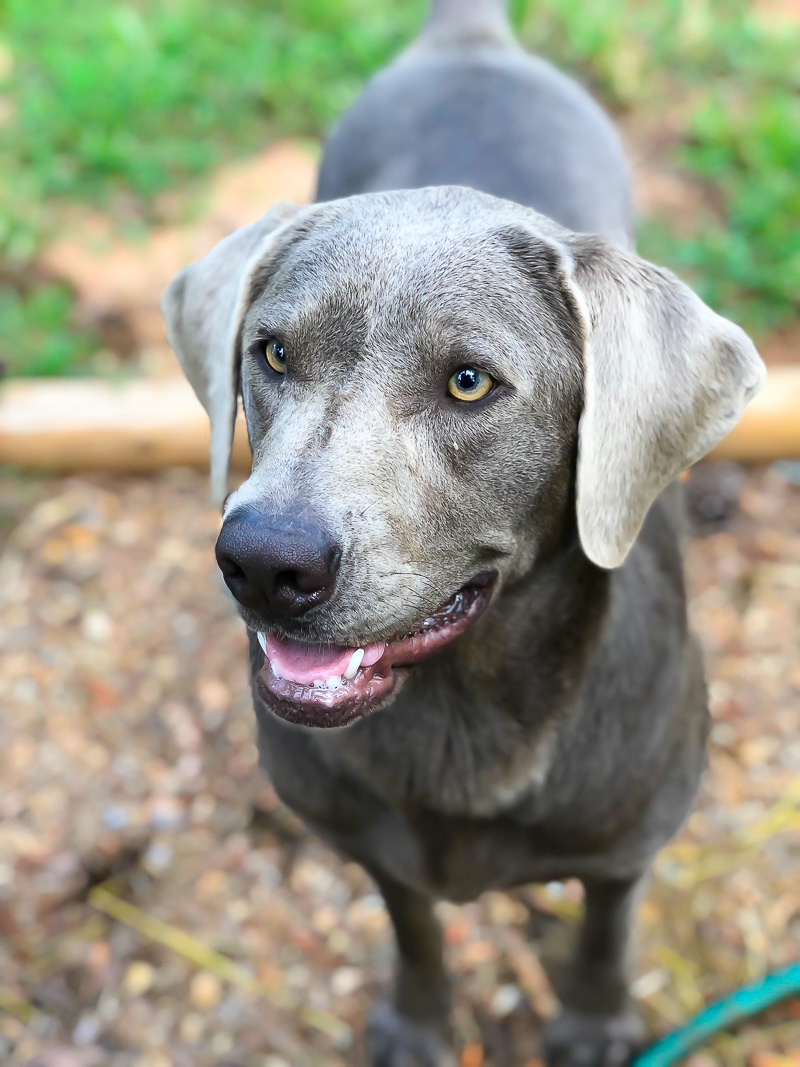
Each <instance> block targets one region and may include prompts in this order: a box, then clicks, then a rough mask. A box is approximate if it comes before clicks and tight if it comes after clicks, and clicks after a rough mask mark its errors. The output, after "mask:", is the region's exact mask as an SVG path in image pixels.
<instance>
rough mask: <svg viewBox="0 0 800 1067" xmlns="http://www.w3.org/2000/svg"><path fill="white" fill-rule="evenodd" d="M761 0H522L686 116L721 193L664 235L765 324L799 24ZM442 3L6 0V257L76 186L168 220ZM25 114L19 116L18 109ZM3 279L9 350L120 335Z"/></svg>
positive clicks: (784, 295)
mask: <svg viewBox="0 0 800 1067" xmlns="http://www.w3.org/2000/svg"><path fill="white" fill-rule="evenodd" d="M751 7H752V5H751V4H750V3H749V2H746V0H649V2H643V0H528V2H527V3H526V2H525V0H515V2H514V4H513V8H514V11H515V16H516V21H517V23H518V25H519V27H520V29H521V35H522V38H523V40H524V41H525V43H526V44H528V45H529V46H531V47H533V48H534V49H536V50H538V51H540V52H541V53H542V54H544V55H547V56H548V57H550V58H552V59H554V60H555V61H556V62H558V63H560V64H562V65H564V66H565V67H567V68H568V69H571V70H573V71H575V72H578V73H579V74H580V75H581V76H582V77H583V79H584V81H586V82H587V83H588V84H589V85H590V87H592V88H593V89H594V90H595V91H596V92H597V94H598V95H599V96H600V97H601V98H602V99H603V100H605V102H606V103H607V104H608V105H609V106H610V107H612V109H615V110H616V111H618V112H623V111H626V110H629V109H632V108H645V109H649V110H650V111H652V112H653V113H655V114H658V113H659V109H660V108H662V107H665V106H669V107H670V109H677V110H678V112H679V114H680V116H681V124H682V128H681V138H680V143H679V144H677V145H676V147H675V158H676V162H677V163H678V164H679V165H681V166H682V167H684V168H685V169H686V170H687V171H689V172H690V173H693V174H695V175H697V176H699V178H700V179H701V180H702V181H703V182H704V183H706V184H707V186H708V189H709V194H710V195H709V199H710V201H711V202H713V203H714V204H715V206H716V210H715V212H714V213H713V214H710V215H709V217H708V218H704V219H700V220H698V221H697V224H696V229H695V230H694V232H693V233H692V234H690V236H689V237H688V238H687V237H686V236H683V237H681V238H678V237H677V236H676V234H675V232H674V230H673V228H672V226H671V225H670V220H668V219H665V220H655V221H650V222H648V224H647V225H646V226H645V227H644V229H643V234H642V240H643V244H642V247H643V249H644V251H645V252H646V253H647V254H649V255H651V256H653V258H657V259H659V260H661V261H664V262H667V263H669V264H670V265H672V266H675V267H676V268H677V269H678V270H680V271H681V272H682V273H684V274H685V275H687V276H688V277H689V278H690V279H691V280H692V281H693V282H694V283H695V284H696V285H697V287H698V288H699V290H700V291H701V293H702V294H703V295H704V296H705V297H706V298H707V299H709V300H711V302H712V303H713V304H714V305H715V306H717V307H719V308H720V309H722V310H724V311H725V312H727V313H728V314H731V315H733V316H734V317H736V318H737V319H738V320H739V321H743V322H744V323H745V324H746V325H748V326H750V327H751V328H755V329H757V330H760V331H762V332H763V331H765V330H768V329H770V328H773V327H775V326H779V325H781V324H783V323H785V322H787V321H788V320H789V319H791V318H792V317H793V316H795V315H796V314H797V312H798V293H800V222H799V221H798V220H800V181H799V180H798V175H799V174H800V64H798V63H797V61H796V57H797V55H798V54H800V34H798V33H797V32H794V33H792V32H789V31H788V30H781V31H780V32H769V31H767V30H766V29H764V27H762V26H760V25H759V24H758V23H757V22H755V21H754V19H753V16H752V12H751ZM424 9H425V4H424V2H423V0H226V2H225V3H223V4H220V3H218V2H217V0H124V2H117V3H115V2H113V0H111V2H108V0H72V2H71V3H70V4H65V3H64V2H63V0H39V2H38V3H37V4H31V3H29V2H28V0H5V3H4V4H3V5H2V7H0V123H3V122H5V125H4V127H2V128H0V260H2V261H3V263H4V264H5V269H4V270H3V271H2V275H3V276H5V277H11V278H12V280H13V278H14V276H15V274H16V273H20V269H21V268H22V267H25V268H26V269H25V273H26V276H28V277H29V276H30V269H29V266H28V265H29V264H30V263H31V261H34V260H35V256H36V251H37V249H38V248H39V247H40V245H41V243H42V241H44V240H46V238H47V235H48V233H49V232H50V230H51V229H52V227H53V225H54V223H55V221H56V220H57V217H58V208H59V205H60V204H61V203H64V202H69V201H79V202H84V203H89V204H92V205H93V206H95V207H99V208H101V209H104V210H109V211H111V212H112V213H114V215H115V217H117V218H120V219H124V220H126V221H127V222H128V223H130V222H134V223H138V224H139V225H144V226H147V225H149V224H151V223H152V222H153V221H154V220H156V219H157V217H158V207H157V205H158V200H157V196H158V194H159V193H161V192H162V191H164V190H167V189H170V188H174V187H176V186H177V185H179V184H181V183H185V182H186V181H189V180H192V179H197V178H199V177H201V176H202V175H203V174H204V173H206V172H207V171H208V170H210V169H211V168H212V167H215V166H217V165H218V164H220V163H221V162H223V161H225V160H227V159H230V158H231V157H233V156H237V155H242V154H245V153H247V152H250V151H253V150H255V149H256V148H258V147H260V146H263V145H264V144H265V143H267V142H268V141H269V139H270V138H272V137H275V136H277V135H286V134H293V135H303V136H306V135H312V136H316V135H319V134H320V133H322V132H323V131H324V130H325V128H326V127H327V126H328V125H329V124H330V123H331V122H332V121H333V120H334V119H335V117H336V116H337V115H338V114H340V113H341V111H342V110H343V109H344V108H345V107H346V106H347V105H348V103H349V102H350V101H351V100H352V99H353V97H354V96H355V95H356V93H357V92H358V89H359V87H360V86H361V85H362V83H363V81H364V80H365V79H366V78H367V77H368V75H369V74H370V73H371V72H372V71H374V70H375V69H377V68H378V67H380V66H381V65H382V64H384V63H385V62H386V61H387V60H388V59H389V58H390V57H391V56H392V55H394V54H395V53H396V52H397V51H398V50H399V49H400V48H401V47H402V45H403V44H404V43H405V42H406V41H407V40H409V39H410V38H411V36H412V35H413V33H414V32H415V30H416V29H417V27H418V26H419V25H420V24H421V21H422V17H423V11H424ZM9 111H10V118H7V119H5V120H4V119H3V118H2V115H3V114H4V113H5V112H9ZM19 289H20V287H13V286H12V285H11V284H9V285H7V286H6V287H5V288H4V289H2V288H0V360H2V361H4V362H7V363H8V364H9V365H10V367H11V368H12V370H13V371H14V372H16V373H64V372H66V371H68V370H70V369H76V370H77V369H80V368H81V367H87V366H91V359H90V356H91V350H92V348H93V347H96V346H97V344H98V343H99V342H98V340H97V338H94V337H92V336H89V335H86V334H85V333H83V332H82V331H81V330H80V329H79V328H78V326H77V325H76V324H75V320H74V314H73V312H72V309H71V298H70V295H69V293H68V292H67V291H66V290H64V289H63V288H59V287H55V288H53V287H52V285H51V284H43V286H41V287H39V288H34V289H33V290H30V289H28V290H27V291H26V292H25V294H24V295H21V293H20V291H19Z"/></svg>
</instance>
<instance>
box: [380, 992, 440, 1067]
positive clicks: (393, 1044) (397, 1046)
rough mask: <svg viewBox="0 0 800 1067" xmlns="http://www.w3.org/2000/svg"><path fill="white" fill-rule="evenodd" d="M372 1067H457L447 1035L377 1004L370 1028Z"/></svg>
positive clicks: (389, 1006)
mask: <svg viewBox="0 0 800 1067" xmlns="http://www.w3.org/2000/svg"><path fill="white" fill-rule="evenodd" d="M367 1064H368V1067H455V1064H456V1059H455V1056H454V1055H453V1052H452V1051H451V1049H450V1046H449V1044H448V1041H447V1037H446V1035H445V1034H444V1032H443V1031H442V1030H441V1029H439V1028H437V1027H436V1026H434V1025H429V1024H424V1023H419V1022H414V1021H413V1020H412V1019H407V1018H406V1017H405V1016H403V1015H401V1014H400V1013H399V1012H398V1011H397V1010H396V1009H395V1008H393V1007H392V1005H391V1004H384V1003H382V1004H376V1005H375V1007H374V1008H373V1009H372V1012H371V1013H370V1018H369V1022H368V1024H367Z"/></svg>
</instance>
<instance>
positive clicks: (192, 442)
mask: <svg viewBox="0 0 800 1067" xmlns="http://www.w3.org/2000/svg"><path fill="white" fill-rule="evenodd" d="M208 440H209V433H208V419H207V417H206V414H205V412H204V411H203V409H202V407H201V406H200V404H199V403H198V401H197V399H196V398H195V396H194V393H193V392H192V390H191V388H190V387H189V385H188V384H187V383H186V382H185V381H184V380H183V379H182V378H178V377H175V378H167V379H163V378H159V379H152V380H150V379H143V380H136V381H133V382H125V383H120V384H115V383H112V382H107V381H100V380H92V381H85V380H77V379H76V380H72V379H52V380H46V381H35V382H34V381H25V380H17V381H11V382H8V383H7V384H5V385H4V386H3V387H2V389H0V463H3V464H11V465H14V466H17V467H22V468H25V469H30V470H45V471H77V470H114V471H154V470H160V469H162V468H164V467H170V466H190V467H197V468H201V469H204V468H206V467H207V466H208ZM712 455H713V456H714V457H717V458H723V459H735V460H740V461H742V462H745V463H750V462H761V461H770V460H775V459H800V367H776V368H774V369H772V370H771V371H770V372H769V375H768V378H767V384H766V386H765V388H764V389H763V391H762V392H761V393H760V394H759V396H757V397H756V399H755V400H754V401H753V402H752V404H751V405H750V407H749V408H748V410H747V412H746V413H745V415H744V418H743V419H742V421H741V422H740V423H739V425H738V426H737V427H736V428H735V429H734V431H733V432H732V433H731V434H729V435H728V437H726V438H725V440H724V441H722V443H721V444H720V445H719V446H718V447H717V448H716V449H715V451H714V452H713V453H712ZM234 466H236V467H237V468H238V469H240V470H247V469H249V466H250V449H249V446H248V443H247V436H246V433H245V431H244V426H243V423H242V420H241V419H240V420H239V424H238V425H237V433H236V439H235V442H234Z"/></svg>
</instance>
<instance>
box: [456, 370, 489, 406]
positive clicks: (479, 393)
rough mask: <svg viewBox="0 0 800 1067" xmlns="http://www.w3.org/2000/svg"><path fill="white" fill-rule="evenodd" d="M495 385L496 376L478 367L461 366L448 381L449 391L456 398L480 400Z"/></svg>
mask: <svg viewBox="0 0 800 1067" xmlns="http://www.w3.org/2000/svg"><path fill="white" fill-rule="evenodd" d="M493 386H494V378H493V377H492V376H491V374H487V373H486V371H483V370H478V369H477V368H476V367H461V368H460V369H459V370H457V371H456V372H455V374H453V375H452V376H451V378H450V381H449V382H448V383H447V391H448V393H449V394H450V396H452V397H454V398H455V399H456V400H480V399H481V397H484V396H486V394H487V393H488V392H490V391H491V390H492V388H493Z"/></svg>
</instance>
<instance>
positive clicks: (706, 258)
mask: <svg viewBox="0 0 800 1067" xmlns="http://www.w3.org/2000/svg"><path fill="white" fill-rule="evenodd" d="M764 7H766V5H764ZM522 36H523V39H524V40H525V43H526V44H528V45H529V46H530V47H532V48H534V49H536V50H538V51H540V52H542V54H544V55H547V56H548V57H550V58H552V59H553V60H554V61H556V62H560V63H561V64H562V65H564V66H565V67H567V68H569V69H572V70H573V72H574V73H576V74H578V75H579V76H580V74H581V73H582V72H583V73H585V74H588V76H589V78H590V79H591V81H592V83H593V84H592V85H591V87H592V88H594V89H595V91H596V92H597V93H599V95H600V96H601V98H603V99H605V100H606V102H607V103H608V104H610V105H611V106H612V107H614V108H616V109H618V110H624V111H628V110H633V109H636V110H640V111H643V112H650V113H652V114H654V115H656V116H658V115H660V114H665V115H666V114H668V115H669V118H670V120H671V121H674V122H675V124H676V126H677V128H678V137H677V140H678V144H677V146H676V150H675V162H676V163H677V164H678V165H680V166H682V167H683V169H685V170H686V171H688V172H689V173H691V174H693V175H695V176H696V177H697V178H699V179H701V180H702V181H703V182H704V183H705V186H706V192H707V197H706V199H707V200H708V201H709V203H711V204H713V205H714V210H713V211H712V210H709V211H708V213H707V215H706V217H701V218H699V219H697V220H693V223H692V232H691V233H690V234H689V235H688V236H687V235H686V233H685V232H684V231H685V227H683V228H682V229H681V232H680V234H679V233H678V232H677V230H676V228H675V226H674V222H673V224H672V225H671V220H670V219H657V220H647V221H646V222H645V225H644V226H643V227H642V233H641V241H640V247H641V249H642V252H643V253H644V254H645V255H647V256H649V257H650V258H653V259H655V260H658V261H661V262H664V263H667V264H668V265H670V266H672V267H673V268H674V269H676V270H678V271H679V272H680V273H681V274H683V275H684V276H686V277H688V278H689V279H690V280H691V281H692V283H693V284H694V285H695V287H696V288H697V289H698V291H699V292H700V294H701V295H702V296H703V298H704V299H706V300H708V301H709V302H710V303H711V304H712V305H713V306H714V307H715V308H717V309H718V310H720V311H722V312H723V313H724V314H727V315H730V316H731V317H732V318H735V319H737V320H738V321H739V322H742V323H743V324H744V325H746V326H748V327H749V328H750V329H752V330H754V331H756V332H757V333H763V332H765V331H767V330H769V329H775V328H776V327H779V326H781V325H784V324H785V323H786V322H787V321H789V320H790V319H791V318H793V317H795V316H796V315H797V313H798V309H799V308H800V178H799V176H800V62H798V56H799V55H800V23H797V22H795V23H788V22H785V23H783V24H769V23H767V22H766V21H764V20H763V19H762V18H760V17H759V12H758V6H757V5H756V4H754V3H753V2H752V0H661V2H650V3H637V2H636V0H582V2H579V3H576V2H575V0H541V2H537V0H533V2H532V3H531V4H530V5H529V7H528V11H527V14H526V16H525V17H524V22H523V30H522Z"/></svg>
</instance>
